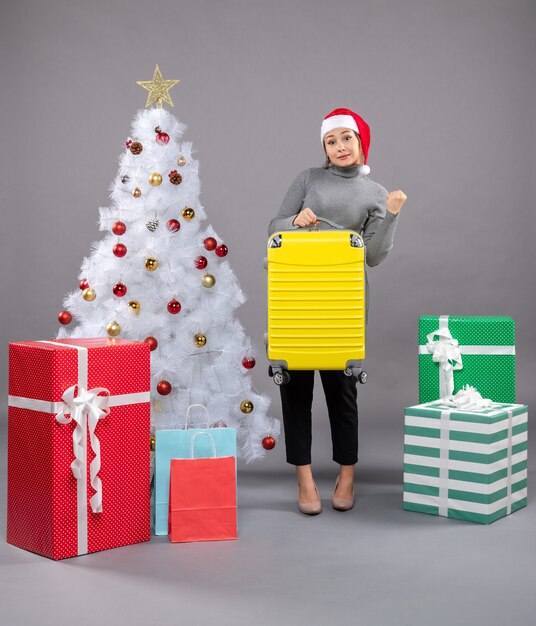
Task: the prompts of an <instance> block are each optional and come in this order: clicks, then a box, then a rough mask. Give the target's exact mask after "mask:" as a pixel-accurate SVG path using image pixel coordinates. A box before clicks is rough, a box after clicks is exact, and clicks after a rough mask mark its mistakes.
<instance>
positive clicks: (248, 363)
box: [242, 356, 257, 370]
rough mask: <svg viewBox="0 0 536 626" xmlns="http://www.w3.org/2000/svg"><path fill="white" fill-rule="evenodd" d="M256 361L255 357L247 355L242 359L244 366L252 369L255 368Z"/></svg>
mask: <svg viewBox="0 0 536 626" xmlns="http://www.w3.org/2000/svg"><path fill="white" fill-rule="evenodd" d="M256 362H257V361H255V359H254V358H253V357H247V356H245V357H244V358H243V359H242V365H243V366H244V367H245V368H246V369H247V370H250V369H252V368H254V367H255V363H256Z"/></svg>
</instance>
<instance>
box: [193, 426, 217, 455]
mask: <svg viewBox="0 0 536 626" xmlns="http://www.w3.org/2000/svg"><path fill="white" fill-rule="evenodd" d="M202 435H206V436H207V437H208V438H209V439H210V447H211V448H212V456H213V457H215V456H216V442H215V441H214V437H213V436H212V435H211V434H210V433H207V432H205V431H204V430H200V431H199V432H197V433H195V435H194V436H193V437H192V441H191V442H190V458H191V459H195V440H196V439H197V438H198V437H201V436H202Z"/></svg>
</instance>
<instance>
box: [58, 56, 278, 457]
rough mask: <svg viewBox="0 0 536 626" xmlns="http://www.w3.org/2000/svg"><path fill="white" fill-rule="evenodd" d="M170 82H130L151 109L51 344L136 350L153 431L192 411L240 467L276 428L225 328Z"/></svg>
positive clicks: (234, 302) (221, 262)
mask: <svg viewBox="0 0 536 626" xmlns="http://www.w3.org/2000/svg"><path fill="white" fill-rule="evenodd" d="M177 82H179V81H167V80H164V79H163V78H162V74H161V73H160V70H159V68H158V66H156V69H155V73H154V76H153V80H152V81H144V82H140V83H138V84H140V85H141V86H143V87H144V88H146V89H148V91H149V95H148V98H147V104H146V106H147V107H150V105H151V104H153V103H154V104H155V105H156V106H154V107H152V108H146V109H145V110H141V111H139V112H138V114H137V116H136V118H135V119H134V122H133V124H132V132H131V137H129V139H128V140H127V141H126V143H125V152H124V153H123V154H122V155H121V157H120V160H119V170H118V173H117V176H116V178H115V180H114V182H113V184H112V186H111V199H112V206H111V207H109V208H100V209H99V211H100V221H99V226H100V230H102V231H104V232H106V233H107V234H106V235H105V237H104V238H103V239H102V240H101V241H98V242H95V243H94V244H93V245H92V252H91V254H90V256H89V257H86V258H85V259H84V261H83V263H82V268H81V272H80V275H79V279H80V289H78V290H76V291H73V292H72V293H70V294H68V295H67V296H66V298H65V301H64V306H65V310H64V311H61V312H60V314H59V316H58V319H59V321H60V323H61V324H62V326H61V327H60V330H59V333H58V337H100V336H107V335H108V336H112V337H121V338H125V339H134V340H138V341H146V342H147V343H148V344H149V345H150V347H151V378H152V382H151V405H152V423H153V429H155V430H157V429H161V428H183V427H184V424H185V416H186V411H187V409H188V407H189V406H190V405H192V404H202V405H204V406H205V407H206V408H207V410H208V415H209V424H210V426H223V425H226V426H229V427H234V428H236V430H237V436H238V443H239V450H240V455H241V457H242V458H243V459H245V460H246V461H250V460H252V459H255V458H259V457H262V456H263V454H264V451H265V450H268V449H271V448H272V447H273V446H274V445H275V438H276V437H277V435H278V434H279V428H280V425H279V420H276V419H274V418H271V417H268V416H267V415H266V412H267V410H268V407H269V404H270V401H269V399H268V397H267V396H265V395H262V394H259V393H256V392H255V391H254V390H253V388H252V385H251V372H250V369H251V368H252V367H253V366H254V365H255V358H254V355H253V352H252V345H251V342H250V340H249V338H248V337H247V336H246V334H245V332H244V329H243V327H242V325H241V324H240V322H239V321H238V320H237V319H236V318H235V310H236V309H237V308H238V307H239V306H240V305H241V304H242V303H243V302H244V301H245V296H244V294H243V292H242V291H241V289H240V285H239V283H238V281H237V279H236V277H235V275H234V273H233V271H232V269H231V266H230V265H229V262H228V260H227V254H228V248H227V246H226V245H225V244H224V243H223V242H222V240H221V239H220V237H219V236H218V235H217V234H216V232H214V230H213V229H212V228H211V227H210V226H204V225H203V222H204V221H205V219H206V214H205V211H204V209H203V206H202V205H201V203H200V200H199V193H200V181H199V173H198V165H199V164H198V161H197V160H196V159H194V158H193V157H192V144H191V142H187V141H180V140H181V138H182V136H183V133H184V131H185V129H186V126H185V125H184V124H182V123H181V122H179V121H177V119H175V117H174V116H173V115H171V114H170V113H169V112H168V111H167V110H164V109H163V108H161V107H162V102H167V103H168V104H170V105H171V106H173V102H172V101H171V98H170V96H169V89H170V88H171V87H172V86H173V85H174V84H176V83H177ZM71 322H73V325H72V326H71ZM192 413H193V411H192ZM199 417H201V415H200V416H199ZM205 421H206V420H205ZM191 425H192V424H190V426H191Z"/></svg>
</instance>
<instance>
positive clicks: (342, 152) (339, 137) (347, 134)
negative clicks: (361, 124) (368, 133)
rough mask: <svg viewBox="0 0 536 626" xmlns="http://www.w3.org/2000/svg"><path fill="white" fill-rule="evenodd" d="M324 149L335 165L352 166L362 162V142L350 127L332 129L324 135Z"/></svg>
mask: <svg viewBox="0 0 536 626" xmlns="http://www.w3.org/2000/svg"><path fill="white" fill-rule="evenodd" d="M324 149H325V151H326V156H327V157H328V159H329V160H330V161H331V163H332V164H333V165H338V166H339V167H350V166H351V165H357V164H358V163H361V162H362V152H361V142H360V140H359V137H358V136H357V135H356V134H355V132H354V131H353V130H350V129H349V128H335V129H334V130H330V131H329V132H328V133H327V134H326V136H325V137H324Z"/></svg>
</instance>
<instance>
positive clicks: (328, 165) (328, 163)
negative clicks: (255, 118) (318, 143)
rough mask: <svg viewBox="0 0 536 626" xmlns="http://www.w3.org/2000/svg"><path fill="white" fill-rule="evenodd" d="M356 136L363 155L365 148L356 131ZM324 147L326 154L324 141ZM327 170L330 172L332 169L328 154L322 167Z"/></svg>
mask: <svg viewBox="0 0 536 626" xmlns="http://www.w3.org/2000/svg"><path fill="white" fill-rule="evenodd" d="M352 132H353V133H354V135H355V136H356V137H357V141H359V148H360V149H361V154H363V146H362V145H361V137H360V136H359V133H356V132H355V130H353V131H352ZM322 147H323V148H324V153H325V152H326V144H325V143H324V140H323V139H322ZM360 165H361V164H360ZM322 167H323V168H324V169H325V170H328V169H329V168H330V167H331V161H330V160H329V157H328V155H327V154H326V160H325V161H324V165H323V166H322Z"/></svg>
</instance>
